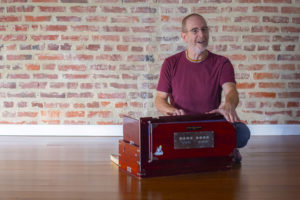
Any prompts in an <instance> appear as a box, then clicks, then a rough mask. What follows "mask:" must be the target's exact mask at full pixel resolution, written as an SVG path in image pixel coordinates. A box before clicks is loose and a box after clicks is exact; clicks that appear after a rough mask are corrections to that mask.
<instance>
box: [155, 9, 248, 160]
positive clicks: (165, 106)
mask: <svg viewBox="0 0 300 200" xmlns="http://www.w3.org/2000/svg"><path fill="white" fill-rule="evenodd" d="M181 38H182V39H183V40H184V41H185V43H186V44H187V49H186V50H185V51H182V52H180V53H177V54H175V55H173V56H170V57H168V58H166V59H165V61H164V63H163V65H162V68H161V73H160V78H159V82H158V86H157V94H156V98H155V106H156V108H157V109H158V111H159V112H161V113H162V114H164V115H185V114H193V113H220V114H222V115H223V116H224V118H225V119H226V120H227V121H229V122H231V123H233V125H234V126H235V128H236V132H237V147H238V148H241V147H244V146H245V145H246V144H247V142H248V140H249V138H250V131H249V129H248V127H247V126H246V125H245V124H243V123H241V122H240V119H239V117H238V115H237V113H236V111H235V109H236V107H237V105H238V103H239V97H238V92H237V89H236V85H235V77H234V69H233V66H232V64H231V62H230V61H229V60H228V59H227V58H225V57H223V56H220V55H216V54H214V53H212V52H210V51H208V50H207V46H208V40H209V29H208V26H207V23H206V21H205V19H204V18H203V17H202V16H201V15H199V14H196V13H193V14H190V15H188V16H186V17H185V18H184V19H183V20H182V31H181ZM222 90H223V91H224V95H225V100H224V102H222V103H221V94H222ZM169 100H170V101H169ZM234 156H235V160H236V162H240V161H241V155H240V153H239V151H238V149H235V151H234Z"/></svg>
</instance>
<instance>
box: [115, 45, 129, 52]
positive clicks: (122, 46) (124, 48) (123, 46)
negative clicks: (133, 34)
mask: <svg viewBox="0 0 300 200" xmlns="http://www.w3.org/2000/svg"><path fill="white" fill-rule="evenodd" d="M128 49H129V46H128V45H117V50H118V51H128Z"/></svg>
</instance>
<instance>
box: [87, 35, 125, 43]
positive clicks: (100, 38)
mask: <svg viewBox="0 0 300 200" xmlns="http://www.w3.org/2000/svg"><path fill="white" fill-rule="evenodd" d="M92 39H93V41H112V42H119V41H120V36H118V35H97V36H92Z"/></svg>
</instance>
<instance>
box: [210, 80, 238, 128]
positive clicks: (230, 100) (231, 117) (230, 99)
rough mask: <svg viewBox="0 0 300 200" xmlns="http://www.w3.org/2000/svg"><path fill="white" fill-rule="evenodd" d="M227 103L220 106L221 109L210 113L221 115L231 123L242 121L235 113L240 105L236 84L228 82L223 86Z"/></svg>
mask: <svg viewBox="0 0 300 200" xmlns="http://www.w3.org/2000/svg"><path fill="white" fill-rule="evenodd" d="M222 88H223V91H224V95H225V101H224V102H223V103H221V104H220V106H219V108H218V109H216V110H213V111H211V112H210V113H220V114H222V115H223V116H224V117H225V119H226V120H227V121H229V122H239V121H240V119H239V117H238V115H237V113H236V111H235V109H236V107H237V105H238V103H239V94H238V91H237V89H236V86H235V83H232V82H227V83H224V84H223V85H222Z"/></svg>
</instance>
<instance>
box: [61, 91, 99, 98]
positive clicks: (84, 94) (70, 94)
mask: <svg viewBox="0 0 300 200" xmlns="http://www.w3.org/2000/svg"><path fill="white" fill-rule="evenodd" d="M93 97H94V94H93V93H91V92H80V93H75V92H68V93H67V97H66V98H93Z"/></svg>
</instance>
